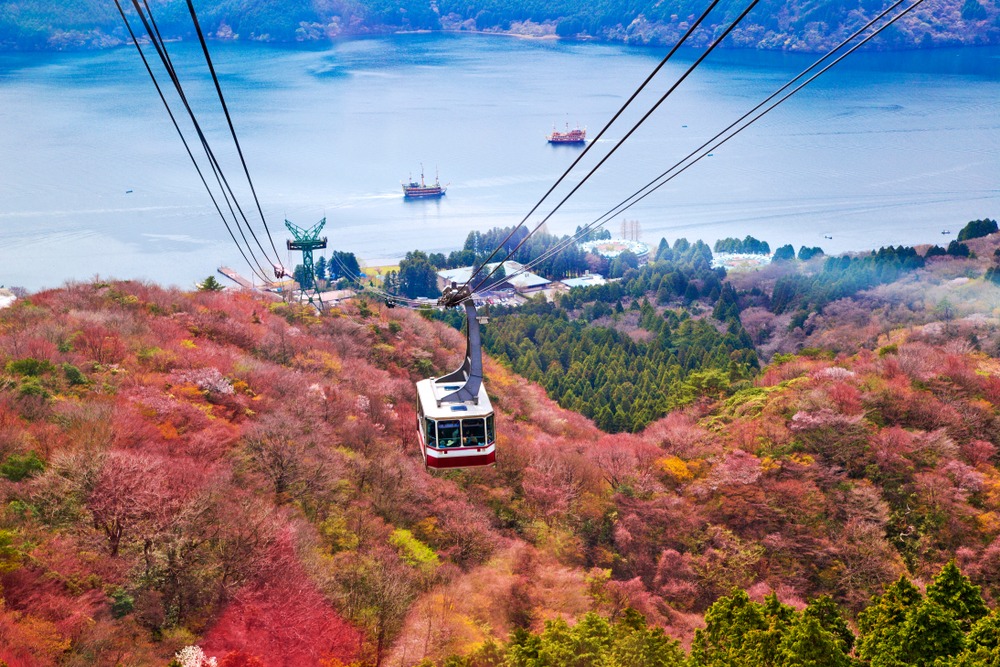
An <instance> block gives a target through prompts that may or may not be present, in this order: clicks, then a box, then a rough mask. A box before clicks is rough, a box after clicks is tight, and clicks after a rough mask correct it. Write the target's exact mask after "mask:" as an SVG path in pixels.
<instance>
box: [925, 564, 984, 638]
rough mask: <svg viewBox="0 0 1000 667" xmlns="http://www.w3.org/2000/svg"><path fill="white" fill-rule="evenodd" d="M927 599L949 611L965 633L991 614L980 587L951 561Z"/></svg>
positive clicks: (937, 577)
mask: <svg viewBox="0 0 1000 667" xmlns="http://www.w3.org/2000/svg"><path fill="white" fill-rule="evenodd" d="M927 599H928V600H931V601H933V602H936V603H937V604H939V605H940V606H941V607H942V608H944V609H947V610H948V611H949V612H950V613H951V615H952V616H953V617H954V618H955V620H956V621H958V623H959V625H960V626H961V628H962V631H963V632H968V631H969V629H970V628H971V627H972V625H973V623H975V622H976V621H978V620H979V619H981V618H983V617H984V616H986V615H987V614H988V613H989V609H987V608H986V603H985V602H983V597H982V595H981V594H980V588H979V586H976V585H974V584H973V583H972V582H971V581H969V579H968V577H966V576H965V575H963V574H962V572H961V571H960V570H959V569H958V566H957V565H955V561H954V560H951V561H948V563H947V564H946V565H945V566H944V567H943V568H941V572H940V573H939V574H938V575H937V576H936V577H934V582H933V583H931V585H930V586H928V587H927Z"/></svg>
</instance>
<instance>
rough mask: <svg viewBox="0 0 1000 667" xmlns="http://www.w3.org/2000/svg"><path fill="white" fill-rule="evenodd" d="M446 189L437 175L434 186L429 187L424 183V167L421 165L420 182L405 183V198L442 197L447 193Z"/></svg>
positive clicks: (435, 175)
mask: <svg viewBox="0 0 1000 667" xmlns="http://www.w3.org/2000/svg"><path fill="white" fill-rule="evenodd" d="M446 189H447V188H446V187H442V186H441V181H440V180H439V179H438V177H437V174H436V173H435V174H434V185H428V184H427V183H425V182H424V166H423V165H420V182H419V183H418V182H417V181H414V180H412V179H411V180H410V182H409V183H403V196H404V197H411V198H416V197H440V196H442V195H443V194H444V193H445V190H446Z"/></svg>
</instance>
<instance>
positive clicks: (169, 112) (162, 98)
mask: <svg viewBox="0 0 1000 667" xmlns="http://www.w3.org/2000/svg"><path fill="white" fill-rule="evenodd" d="M115 6H116V7H117V8H118V13H119V14H121V17H122V20H123V21H124V22H125V28H126V29H127V30H128V33H129V36H130V37H131V38H132V43H133V44H135V48H136V50H138V52H139V57H140V58H142V64H143V65H144V66H145V67H146V72H147V73H148V74H149V77H150V79H151V80H152V82H153V86H154V87H155V88H156V92H157V94H158V95H159V97H160V101H161V102H163V106H164V108H166V110H167V115H168V116H170V122H171V123H172V124H173V126H174V129H175V130H176V131H177V135H178V136H179V137H180V139H181V142H182V143H183V144H184V150H185V151H187V154H188V157H189V158H191V163H192V164H193V165H194V168H195V171H197V172H198V177H199V178H200V179H201V184H202V185H203V186H205V191H206V192H207V193H208V196H209V199H211V200H212V205H213V206H214V207H215V211H216V212H217V213H218V214H219V217H220V218H221V219H222V223H223V224H224V225H225V227H226V231H227V232H229V236H230V237H231V238H232V239H233V243H235V244H236V248H237V250H239V252H240V255H242V256H243V259H244V260H245V261H246V263H247V265H248V266H249V267H250V270H251V271H253V272H254V273H255V274H256V275H257V277H258V278H260V279H261V280H263V281H265V282H267V280H268V279H267V277H266V276H265V275H263V273H258V272H257V269H255V268H254V262H251V261H250V258H249V257H247V254H246V252H245V251H244V250H243V246H241V245H240V242H239V241H238V240H237V238H236V235H235V234H234V233H233V230H232V227H230V225H229V221H228V220H227V219H226V216H225V214H224V213H223V212H222V208H221V207H220V206H219V202H218V201H217V200H216V198H215V194H214V193H213V192H212V188H211V187H210V186H209V184H208V181H207V180H205V175H204V173H202V170H201V167H200V166H199V164H198V160H197V159H196V158H195V156H194V153H193V152H192V151H191V147H190V145H189V144H188V142H187V139H186V138H185V137H184V133H183V132H182V131H181V128H180V125H179V124H178V123H177V118H176V117H175V116H174V113H173V110H171V108H170V104H169V103H168V102H167V98H166V96H165V95H164V94H163V89H162V88H161V87H160V84H159V82H158V81H157V80H156V75H155V74H154V73H153V69H152V67H150V64H149V61H148V60H147V58H146V54H145V53H144V52H143V50H142V46H140V44H139V39H138V37H136V34H135V31H134V30H133V29H132V24H131V22H130V21H129V20H128V17H127V16H126V15H125V10H124V9H123V8H122V6H121V2H120V0H115ZM213 170H214V167H213ZM223 194H225V193H223ZM238 223H239V221H237V224H238ZM240 233H241V234H242V229H241V230H240ZM244 242H246V237H245V236H244ZM248 249H249V250H251V253H250V254H251V256H253V252H252V249H250V248H249V245H248ZM254 261H255V262H256V257H254ZM257 264H258V267H259V265H260V263H259V262H257ZM261 271H263V268H261Z"/></svg>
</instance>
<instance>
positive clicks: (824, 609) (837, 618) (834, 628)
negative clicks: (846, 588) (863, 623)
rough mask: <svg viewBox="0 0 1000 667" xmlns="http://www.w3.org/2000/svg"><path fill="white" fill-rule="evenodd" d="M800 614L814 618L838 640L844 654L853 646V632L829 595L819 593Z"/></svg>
mask: <svg viewBox="0 0 1000 667" xmlns="http://www.w3.org/2000/svg"><path fill="white" fill-rule="evenodd" d="M802 615H803V616H805V617H806V618H814V619H816V621H817V622H819V624H820V626H821V627H822V628H823V629H824V630H826V631H827V632H829V633H831V634H832V635H833V636H834V637H836V638H837V641H838V642H840V648H841V650H842V651H843V652H844V653H845V654H846V653H850V652H851V649H852V648H854V633H853V632H851V629H850V628H849V627H847V622H846V621H845V620H844V617H843V616H842V615H841V613H840V608H839V607H838V606H837V603H836V602H834V601H833V598H831V597H830V596H829V595H821V596H820V597H818V598H816V599H815V600H813V601H812V602H810V603H809V605H808V606H807V607H806V608H805V611H803V612H802Z"/></svg>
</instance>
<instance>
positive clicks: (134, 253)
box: [0, 35, 1000, 289]
mask: <svg viewBox="0 0 1000 667" xmlns="http://www.w3.org/2000/svg"><path fill="white" fill-rule="evenodd" d="M171 47H172V49H173V53H174V55H175V58H176V59H177V60H178V64H179V68H180V70H181V72H182V76H183V77H185V80H186V81H187V82H188V86H189V88H190V92H189V94H191V96H192V97H193V98H194V100H195V105H196V107H197V108H198V109H199V113H200V115H201V116H202V118H203V122H204V123H205V124H206V126H207V127H208V129H209V134H210V136H211V137H212V139H213V142H214V145H215V146H216V147H217V150H218V152H219V153H220V154H222V155H223V160H224V163H225V165H226V169H227V173H228V174H229V176H230V178H231V179H233V180H234V181H236V180H239V179H238V177H239V175H240V170H239V167H238V164H237V163H236V162H234V159H235V157H234V152H233V151H232V150H231V148H230V144H229V143H228V142H226V141H225V140H226V136H227V134H226V132H225V125H224V118H223V116H222V114H221V112H220V111H219V110H218V107H217V106H216V105H215V104H213V93H212V91H211V89H210V88H209V82H208V81H207V79H206V75H205V73H204V69H203V67H202V68H199V67H198V65H199V61H198V56H199V53H198V52H197V51H196V50H195V49H194V48H193V46H192V45H185V44H173V45H171ZM212 48H213V55H214V57H215V59H216V66H217V68H218V70H219V71H220V73H221V75H222V77H223V86H224V90H225V91H226V93H227V98H228V101H229V103H230V108H231V110H232V112H233V114H234V118H235V122H236V126H237V130H238V131H239V133H240V136H241V139H242V141H243V148H244V152H245V154H246V156H247V159H248V161H249V164H250V169H251V173H252V175H253V176H254V180H255V184H256V187H257V191H258V193H259V194H260V196H261V200H262V203H263V206H264V211H265V214H266V216H267V218H268V221H269V224H270V227H271V230H272V233H274V234H275V237H276V243H278V244H279V245H278V248H279V250H280V251H281V259H282V261H283V262H286V263H288V264H290V265H292V264H294V263H296V262H297V261H298V259H297V257H294V256H289V255H288V254H287V252H286V251H285V250H284V239H285V237H286V235H285V233H284V228H283V225H282V221H283V220H284V219H285V218H288V219H291V220H292V221H293V222H296V223H297V224H299V225H302V226H309V225H312V224H313V223H314V222H316V221H317V220H319V219H320V218H322V217H324V216H326V218H327V227H326V230H325V233H326V234H327V235H328V236H329V238H330V246H331V247H332V248H337V249H342V250H348V251H353V252H355V253H357V254H358V255H359V257H361V258H363V259H365V260H369V261H370V262H378V261H381V260H384V259H392V258H398V257H401V256H402V255H403V254H404V253H405V252H406V251H408V250H411V249H414V248H421V249H424V250H428V251H448V250H451V249H454V248H457V247H460V246H461V245H462V243H463V241H464V239H465V236H466V234H467V233H468V231H469V230H470V229H487V228H489V227H493V226H496V225H510V224H514V223H516V222H518V221H520V220H521V218H522V217H523V216H524V214H526V213H527V212H528V210H529V209H530V208H531V206H532V205H533V204H534V203H535V202H536V201H537V200H538V198H539V197H540V196H541V195H542V194H543V193H544V192H545V190H546V189H547V188H548V187H549V186H550V185H551V184H552V183H553V182H554V180H555V178H556V177H557V176H558V175H559V174H560V173H561V172H562V170H563V169H565V168H566V167H567V166H568V165H569V163H570V162H571V161H572V159H573V158H574V157H575V156H576V155H577V154H578V153H577V150H578V149H574V148H572V147H566V146H559V147H553V146H550V145H548V144H547V143H546V142H545V140H544V136H543V135H544V134H545V133H547V132H548V131H550V130H551V129H552V126H553V124H558V125H559V126H560V127H563V126H564V125H565V124H566V123H567V122H568V123H569V124H570V125H571V126H575V125H577V124H579V125H580V126H586V127H587V128H588V131H589V132H590V135H591V136H593V135H594V134H596V132H597V130H598V129H599V128H600V127H601V126H602V125H603V123H604V122H605V121H606V120H607V119H608V118H610V117H611V115H612V114H613V112H614V111H615V110H616V109H617V108H618V107H619V105H620V104H621V103H622V102H623V101H624V100H625V99H626V98H627V96H628V94H629V93H630V92H631V91H632V89H633V88H634V86H635V85H637V84H638V82H640V81H641V80H642V79H643V78H644V77H645V75H646V74H647V73H648V72H649V71H650V70H651V69H652V67H653V66H654V65H655V63H656V62H657V61H658V60H659V58H660V57H662V55H663V52H662V51H660V50H658V49H639V48H629V47H623V46H607V45H596V44H569V45H567V44H561V43H557V42H549V41H529V40H521V39H514V38H507V37H499V36H479V35H463V36H450V35H400V36H396V37H391V38H384V39H366V40H357V41H345V42H338V43H335V44H332V45H330V46H329V47H327V48H324V49H321V50H317V49H309V50H307V49H288V48H277V47H268V46H257V45H248V44H213V45H212ZM693 57H695V54H686V55H685V57H684V58H681V59H680V60H678V61H676V62H675V63H674V64H672V65H671V66H668V68H667V69H666V70H665V71H664V72H663V73H661V78H660V79H659V81H658V83H657V85H655V88H656V93H655V95H654V94H652V93H651V94H649V95H646V96H644V97H641V98H640V99H639V100H638V101H639V102H641V103H643V104H642V107H643V108H646V107H648V105H649V104H650V103H651V102H652V101H653V100H654V99H655V97H658V96H659V95H660V94H661V93H662V91H664V90H666V88H667V87H668V86H669V84H670V83H671V82H672V81H673V78H674V77H676V76H677V75H678V74H679V73H680V72H681V71H682V68H683V67H685V66H686V65H687V63H689V62H690V61H691V60H692V59H693ZM810 61H811V58H810V57H806V56H795V55H782V54H768V53H758V52H746V51H728V52H720V53H718V57H716V56H715V55H713V57H712V58H710V59H709V60H708V61H706V63H705V64H704V65H703V66H702V67H701V68H699V69H698V70H697V71H696V73H695V74H694V75H692V76H691V77H690V78H689V79H688V80H687V81H685V82H684V83H683V84H682V85H681V87H680V88H678V89H677V91H676V93H674V95H672V96H671V97H670V99H669V100H668V101H667V102H666V103H665V104H664V106H663V107H661V109H660V111H659V112H658V113H657V114H656V115H655V116H653V117H652V118H651V119H650V121H649V122H647V124H646V125H644V126H643V127H642V128H641V129H640V130H639V131H638V132H637V133H636V134H635V135H634V136H633V138H632V140H630V142H629V144H626V146H625V147H624V148H623V149H622V150H620V151H619V152H618V153H617V154H616V155H614V156H613V157H612V158H611V159H610V160H609V161H608V162H607V163H606V165H605V166H604V168H602V170H601V171H600V172H598V174H597V176H595V177H594V179H592V181H591V182H589V183H587V184H586V185H585V186H584V187H583V188H582V189H581V190H580V192H579V193H578V195H577V196H574V197H573V198H572V199H571V200H570V201H569V203H568V204H567V205H566V206H565V207H564V208H563V209H562V210H561V211H560V212H559V213H558V214H556V215H555V216H554V217H553V218H552V219H551V220H550V221H549V223H548V229H549V230H550V231H552V232H555V233H566V232H571V231H572V230H573V229H574V228H575V227H576V226H577V225H580V224H585V223H588V222H590V221H591V220H593V219H594V218H596V217H597V216H599V215H600V214H602V213H603V212H605V211H606V210H608V209H609V208H610V207H611V206H613V205H614V204H616V203H617V202H618V201H620V200H622V199H624V198H625V197H627V196H628V195H629V194H631V193H632V192H633V191H634V190H635V189H636V188H637V187H639V186H641V185H642V184H644V183H646V182H647V181H648V180H650V179H651V178H652V177H654V176H655V175H657V174H659V173H660V172H661V171H663V170H664V169H666V168H667V167H668V166H670V165H671V164H673V162H675V161H676V160H677V159H679V158H680V157H682V156H683V155H685V154H686V153H687V152H689V151H690V150H692V149H693V148H695V147H696V146H697V145H698V144H700V143H701V141H703V140H704V139H707V138H708V137H710V136H711V135H712V134H714V133H715V132H716V131H718V130H720V129H722V127H724V126H725V125H727V124H728V123H729V122H731V121H732V120H735V118H737V117H738V116H739V115H740V114H742V113H743V112H744V111H745V110H747V109H748V108H750V107H751V106H753V105H754V104H755V103H756V102H758V101H759V100H761V99H762V98H763V97H764V96H766V95H767V94H768V93H770V92H771V91H772V90H773V89H774V88H776V87H777V86H779V85H781V84H782V83H784V82H785V81H786V80H787V79H788V78H790V76H791V75H792V74H794V73H797V72H798V71H799V70H800V69H802V68H803V67H804V66H805V65H806V64H808V63H809V62H810ZM638 116H639V111H636V112H634V113H631V114H626V116H625V118H623V120H635V119H636V118H638ZM0 127H2V128H3V130H2V131H0V183H2V186H0V284H6V285H22V286H26V287H28V288H29V289H38V288H41V287H50V286H57V285H59V284H61V283H63V282H64V281H66V280H69V279H88V278H90V277H92V276H94V275H101V276H103V277H116V278H144V279H150V280H154V281H157V282H162V283H164V284H175V285H180V286H184V287H188V286H190V285H191V283H192V282H193V281H194V280H197V279H200V278H203V277H205V276H207V275H209V274H210V273H212V272H214V271H215V269H216V267H218V266H219V265H220V264H227V265H230V266H233V267H234V268H237V269H238V270H240V271H241V272H243V273H244V274H246V275H249V270H248V269H247V267H246V264H245V263H244V262H243V260H242V258H241V257H240V256H239V254H238V252H237V251H236V249H235V247H234V245H233V242H232V241H231V239H230V238H229V236H228V234H227V232H226V230H225V228H224V226H223V225H222V222H221V221H220V220H219V218H218V217H217V215H216V213H215V211H214V209H213V208H212V207H211V204H210V201H209V200H208V197H207V195H206V194H205V192H204V190H203V189H202V186H201V184H200V182H199V181H198V180H197V176H196V174H195V172H194V169H193V168H192V167H191V164H190V162H189V161H188V158H187V155H186V154H185V153H184V150H183V147H182V145H181V143H180V141H179V139H178V138H177V136H176V135H175V134H174V130H173V128H172V126H171V125H170V123H169V120H168V119H167V116H166V114H165V112H164V110H163V108H162V106H161V105H160V102H159V99H158V98H157V97H156V94H155V91H154V90H153V88H152V85H151V84H150V82H149V80H148V78H147V77H146V74H145V71H144V70H143V68H142V65H141V63H140V61H139V60H138V57H137V55H136V53H135V51H134V49H131V48H122V49H119V50H112V51H104V52H99V53H84V54H33V55H0ZM626 127H627V125H624V124H623V125H622V127H621V129H618V130H614V129H613V130H612V131H611V132H610V133H609V135H608V136H609V137H610V139H611V140H616V139H617V138H619V137H621V136H622V134H623V133H624V132H625V128H626ZM610 146H611V141H602V142H601V143H599V144H598V145H597V146H596V147H595V149H594V150H592V151H591V155H593V156H594V159H590V158H591V155H588V156H587V158H585V161H584V164H585V165H587V166H588V167H589V166H591V165H593V164H594V163H595V162H596V159H597V158H599V157H600V156H601V155H603V151H604V150H606V149H607V148H609V147H610ZM421 163H423V165H424V167H425V169H426V171H427V174H428V177H431V178H432V177H433V174H434V170H435V168H436V169H438V170H439V172H440V176H441V181H442V182H447V183H449V184H450V185H449V189H448V194H447V196H446V197H445V198H443V199H441V200H439V201H417V202H409V201H404V200H403V198H402V196H401V191H400V187H399V182H400V181H401V180H404V179H406V178H407V177H408V176H410V175H411V174H413V175H417V174H418V173H419V170H420V165H421ZM581 173H582V172H581ZM998 188H1000V50H997V49H967V50H963V51H953V50H939V51H929V52H921V53H910V54H905V53H904V54H861V55H858V54H855V55H854V56H851V58H850V59H849V60H847V61H845V62H844V63H842V64H841V65H840V66H838V68H837V69H835V70H833V71H831V72H830V73H829V74H827V75H825V76H824V77H823V78H821V79H819V80H818V81H816V82H815V84H813V85H812V86H810V87H809V88H807V89H806V90H804V91H803V92H802V93H800V94H799V95H797V96H796V97H794V98H792V99H791V100H789V101H788V102H786V103H785V104H784V105H783V106H782V107H780V108H779V109H778V110H776V111H775V112H773V113H772V114H770V115H769V116H768V117H766V118H765V119H764V120H763V121H761V122H759V123H758V124H756V125H754V126H753V127H752V128H751V129H749V130H747V131H745V132H744V133H742V134H741V135H740V136H739V137H737V138H736V139H734V140H732V141H731V142H729V143H728V144H726V145H725V146H724V147H723V148H721V149H719V150H717V151H716V152H715V153H714V155H713V157H711V158H706V159H705V160H703V161H702V162H700V163H699V164H697V165H696V166H695V167H693V168H692V169H690V170H689V171H687V172H686V173H684V174H683V175H681V176H680V177H678V178H677V179H675V180H674V181H672V182H671V183H670V184H669V185H668V186H667V187H665V188H663V189H662V190H661V191H659V192H658V193H656V194H655V195H653V196H651V197H649V198H647V199H646V200H645V201H643V202H642V203H641V204H639V205H637V206H636V207H634V208H633V209H632V210H630V211H629V212H628V214H627V215H626V217H627V218H629V219H630V220H639V222H640V224H641V227H642V231H643V238H644V240H647V241H650V242H656V241H658V240H659V238H660V237H661V236H666V237H667V238H668V239H671V240H672V239H673V238H675V237H677V236H686V237H688V238H690V239H694V238H703V239H705V240H706V241H709V242H711V241H713V240H715V239H717V238H721V237H725V236H739V237H742V236H745V235H746V234H752V235H754V236H756V237H758V238H762V239H765V240H767V241H769V242H770V243H771V245H772V247H774V246H777V245H781V244H784V243H793V244H795V245H796V246H798V245H801V244H808V245H820V246H822V247H823V248H824V249H825V250H827V251H828V252H837V251H845V250H858V249H864V248H871V247H877V246H879V245H883V244H888V243H892V244H900V243H905V244H916V243H927V242H940V241H942V240H948V239H947V237H942V236H941V234H940V232H941V231H942V230H944V229H950V230H952V231H957V230H958V229H959V228H960V227H961V226H962V225H963V224H964V223H965V222H967V221H968V220H970V219H973V218H980V217H984V216H989V217H994V218H995V217H998V216H1000V189H998ZM128 190H131V191H132V192H131V193H127V191H128ZM566 191H567V189H566V188H563V189H561V190H560V191H559V192H560V194H561V193H565V192H566ZM243 200H244V201H245V202H246V204H247V205H248V206H249V208H250V209H253V205H252V203H251V200H250V198H249V196H247V195H246V194H244V196H243ZM248 213H249V210H248ZM537 219H538V218H534V220H537ZM619 221H620V217H619V218H618V219H616V220H615V221H614V222H612V223H611V225H610V228H611V230H612V232H614V233H617V230H618V228H619V225H620V222H619ZM257 229H258V232H261V231H262V230H261V228H260V226H259V223H258V226H257ZM825 236H832V237H833V238H832V239H826V238H824V237H825ZM265 244H266V241H265ZM268 247H269V246H268Z"/></svg>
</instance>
